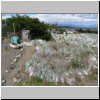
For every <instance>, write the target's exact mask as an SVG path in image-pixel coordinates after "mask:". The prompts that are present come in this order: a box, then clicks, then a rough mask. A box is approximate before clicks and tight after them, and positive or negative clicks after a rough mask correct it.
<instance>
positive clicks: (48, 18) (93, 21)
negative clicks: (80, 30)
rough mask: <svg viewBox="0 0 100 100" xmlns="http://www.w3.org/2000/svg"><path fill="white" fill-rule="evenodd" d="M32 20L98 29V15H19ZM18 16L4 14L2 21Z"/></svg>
mask: <svg viewBox="0 0 100 100" xmlns="http://www.w3.org/2000/svg"><path fill="white" fill-rule="evenodd" d="M19 15H21V16H23V15H27V16H29V17H31V18H38V19H39V20H40V21H42V22H45V23H49V24H57V25H59V26H72V27H85V28H98V14H19ZM12 16H16V14H2V19H6V18H10V17H12Z"/></svg>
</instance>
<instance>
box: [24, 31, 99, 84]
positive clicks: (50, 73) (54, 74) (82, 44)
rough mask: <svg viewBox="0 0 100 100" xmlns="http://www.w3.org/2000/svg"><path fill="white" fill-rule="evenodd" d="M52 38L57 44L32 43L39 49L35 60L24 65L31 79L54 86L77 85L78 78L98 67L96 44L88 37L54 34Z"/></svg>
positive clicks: (34, 54)
mask: <svg viewBox="0 0 100 100" xmlns="http://www.w3.org/2000/svg"><path fill="white" fill-rule="evenodd" d="M52 36H53V38H54V40H55V42H54V41H52V42H46V41H44V40H32V41H31V42H30V43H31V44H33V46H34V48H35V49H36V51H35V52H34V53H33V56H32V58H30V60H29V61H27V62H26V64H25V70H26V72H28V73H29V76H30V77H31V76H35V77H39V78H40V79H42V80H45V81H47V82H55V84H58V83H63V84H64V83H68V84H69V85H74V84H75V82H76V77H78V78H79V79H83V78H84V77H85V75H88V74H89V72H90V71H91V69H92V68H93V66H95V68H96V67H97V66H98V65H97V63H96V62H97V58H96V57H95V56H94V55H96V54H95V52H94V51H93V49H92V47H97V43H96V41H95V40H93V39H92V38H90V37H89V36H87V35H86V34H68V35H66V34H56V33H55V34H54V33H52ZM59 41H60V42H59ZM91 61H92V63H91Z"/></svg>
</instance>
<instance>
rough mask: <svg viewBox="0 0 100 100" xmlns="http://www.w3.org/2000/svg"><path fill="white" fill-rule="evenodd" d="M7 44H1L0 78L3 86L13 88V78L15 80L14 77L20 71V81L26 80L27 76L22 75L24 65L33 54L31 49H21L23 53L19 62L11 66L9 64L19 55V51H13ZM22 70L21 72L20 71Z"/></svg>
mask: <svg viewBox="0 0 100 100" xmlns="http://www.w3.org/2000/svg"><path fill="white" fill-rule="evenodd" d="M8 44H9V43H7V42H6V43H5V42H4V43H3V44H2V50H1V51H2V53H1V58H2V59H1V62H2V63H1V65H2V67H1V74H2V75H1V76H2V81H4V82H3V84H2V85H4V86H15V85H16V83H14V78H16V75H18V74H19V71H20V81H22V80H24V79H27V75H26V74H25V73H23V70H24V69H23V68H24V64H25V63H26V62H27V61H28V59H30V58H31V56H32V54H33V47H23V48H24V53H23V55H22V56H21V57H20V58H19V60H18V61H17V62H16V63H15V64H14V68H12V67H13V66H11V62H12V61H13V60H14V59H15V57H16V56H17V55H18V54H20V52H21V49H13V48H11V47H10V46H9V45H8ZM21 69H23V70H21Z"/></svg>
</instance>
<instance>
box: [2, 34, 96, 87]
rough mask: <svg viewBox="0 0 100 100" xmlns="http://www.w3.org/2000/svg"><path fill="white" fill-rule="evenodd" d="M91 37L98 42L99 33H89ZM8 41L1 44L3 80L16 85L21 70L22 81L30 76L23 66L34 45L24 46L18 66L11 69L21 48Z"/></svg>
mask: <svg viewBox="0 0 100 100" xmlns="http://www.w3.org/2000/svg"><path fill="white" fill-rule="evenodd" d="M88 35H89V36H90V37H92V38H94V39H96V40H97V42H98V35H97V34H88ZM8 44H9V43H8V42H3V43H2V45H1V74H2V75H1V77H2V80H5V82H4V84H2V85H4V86H16V83H14V81H13V78H14V77H15V76H16V74H18V72H19V71H20V79H21V81H24V80H27V79H28V76H27V75H26V74H25V73H24V70H23V66H24V64H25V62H26V61H27V60H28V59H30V58H31V56H32V54H33V52H34V48H33V47H26V46H25V47H24V50H25V51H24V54H23V55H22V56H21V58H19V61H18V62H17V63H16V67H15V68H14V69H10V63H11V62H12V61H13V59H14V58H15V56H16V55H18V54H19V53H20V52H21V50H20V49H13V48H11V47H10V46H9V45H8ZM86 85H97V81H93V82H91V81H90V82H87V84H86Z"/></svg>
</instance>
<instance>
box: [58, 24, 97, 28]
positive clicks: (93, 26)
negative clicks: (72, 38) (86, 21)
mask: <svg viewBox="0 0 100 100" xmlns="http://www.w3.org/2000/svg"><path fill="white" fill-rule="evenodd" d="M57 26H59V27H65V28H98V26H97V25H81V24H59V25H57Z"/></svg>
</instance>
